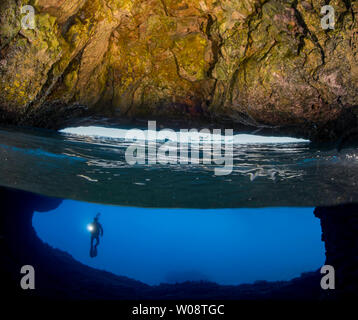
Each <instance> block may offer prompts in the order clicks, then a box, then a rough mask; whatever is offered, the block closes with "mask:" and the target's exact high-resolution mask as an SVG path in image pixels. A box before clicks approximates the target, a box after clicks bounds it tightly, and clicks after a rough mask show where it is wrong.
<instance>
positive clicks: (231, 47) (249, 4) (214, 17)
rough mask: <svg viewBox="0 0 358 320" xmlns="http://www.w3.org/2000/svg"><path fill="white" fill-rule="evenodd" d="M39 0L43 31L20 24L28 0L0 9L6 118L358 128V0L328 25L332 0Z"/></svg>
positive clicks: (318, 133)
mask: <svg viewBox="0 0 358 320" xmlns="http://www.w3.org/2000/svg"><path fill="white" fill-rule="evenodd" d="M31 3H32V4H33V5H34V7H35V10H36V28H35V29H34V30H24V29H21V18H22V16H23V15H21V13H20V8H21V5H22V4H24V1H21V0H5V1H2V3H1V5H0V6H1V10H0V21H1V25H2V28H1V31H0V50H1V51H0V92H1V93H2V94H1V95H0V110H1V116H0V120H2V122H6V123H9V122H11V123H15V124H30V125H35V126H46V124H45V123H46V120H45V119H41V115H42V114H43V117H45V115H48V113H49V112H51V110H53V109H55V108H57V107H58V106H59V105H62V106H65V107H66V106H68V107H70V108H71V107H72V106H73V105H83V106H86V107H88V110H89V112H91V113H92V114H101V115H107V116H110V117H121V118H124V117H126V118H151V119H154V118H159V117H162V118H164V119H173V118H177V119H192V118H198V119H201V120H202V119H208V120H211V121H216V122H225V123H227V122H229V123H231V124H245V125H251V126H254V127H264V126H295V127H297V128H299V130H298V131H297V130H296V131H295V132H298V134H300V135H305V136H306V137H310V138H312V139H316V140H336V139H337V138H338V137H339V136H340V135H341V134H342V132H343V131H344V130H346V129H347V128H352V127H355V126H357V124H358V121H357V114H358V112H357V110H356V109H357V105H358V87H357V83H358V63H357V62H358V24H357V20H356V19H355V16H356V15H357V13H358V3H357V1H349V0H347V1H336V0H335V1H331V2H330V5H332V6H333V7H334V9H335V29H333V30H323V29H322V27H321V19H322V15H321V8H322V6H323V5H325V1H323V0H311V1H293V0H290V1H283V0H268V1H263V0H245V1H238V0H227V1H213V0H190V1H189V0H181V1H172V0H149V1H139V0H124V1H116V0H93V1H85V0H71V1H69V0H61V1H54V0H51V1H45V0H37V1H30V4H31ZM62 108H63V107H62ZM58 117H61V113H59V114H58ZM39 119H40V120H39ZM56 122H61V121H56ZM49 126H51V125H49Z"/></svg>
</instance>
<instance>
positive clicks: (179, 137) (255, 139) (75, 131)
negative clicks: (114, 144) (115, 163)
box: [60, 126, 309, 144]
mask: <svg viewBox="0 0 358 320" xmlns="http://www.w3.org/2000/svg"><path fill="white" fill-rule="evenodd" d="M131 130H133V129H118V128H107V127H97V126H88V127H76V128H66V129H63V130H60V132H61V133H65V134H72V135H78V136H85V137H92V138H110V139H123V140H124V139H127V140H131V139H128V136H129V133H130V131H131ZM134 130H139V131H141V132H143V134H144V137H145V140H155V137H156V136H157V138H156V140H157V141H163V140H165V139H167V140H171V141H173V142H176V141H188V142H197V141H198V140H200V141H201V142H203V143H205V142H212V141H214V142H215V141H217V142H219V141H226V143H232V142H233V143H234V144H276V143H307V142H309V140H305V139H297V138H291V137H269V136H260V135H253V134H241V133H240V134H235V135H234V136H225V130H222V131H221V132H222V133H224V134H221V135H218V134H213V133H201V132H200V131H199V135H198V133H195V132H190V131H189V132H180V131H176V132H175V134H173V132H172V131H170V130H168V129H163V130H160V131H153V130H140V129H134ZM131 132H134V131H131ZM211 132H212V131H211ZM167 133H168V134H167ZM158 136H159V137H158ZM164 136H165V138H163V137H164Z"/></svg>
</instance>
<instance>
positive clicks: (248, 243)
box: [33, 200, 325, 284]
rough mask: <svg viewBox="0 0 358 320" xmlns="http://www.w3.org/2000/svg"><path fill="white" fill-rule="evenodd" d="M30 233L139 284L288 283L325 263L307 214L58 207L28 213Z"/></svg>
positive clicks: (283, 210)
mask: <svg viewBox="0 0 358 320" xmlns="http://www.w3.org/2000/svg"><path fill="white" fill-rule="evenodd" d="M97 212H100V213H101V216H100V222H101V224H102V225H103V228H104V237H103V238H102V239H101V244H100V245H99V247H98V256H97V257H96V258H94V259H93V258H90V257H89V248H90V234H89V232H88V231H87V228H86V227H87V225H88V224H89V223H90V222H92V220H93V217H94V216H95V215H96V214H97ZM33 226H34V228H35V230H36V232H37V234H38V236H39V237H40V238H41V239H42V240H43V241H45V242H47V243H48V244H50V245H51V246H53V247H55V248H59V249H61V250H64V251H66V252H68V253H70V254H71V255H72V256H73V257H74V258H75V259H76V260H78V261H80V262H82V263H84V264H87V265H89V266H92V267H95V268H98V269H103V270H107V271H110V272H113V273H115V274H117V275H122V276H127V277H130V278H133V279H136V280H140V281H142V282H145V283H147V284H160V283H175V282H183V281H187V280H207V281H213V282H217V283H219V284H240V283H252V282H255V281H257V280H267V281H275V280H289V279H292V278H294V277H296V276H299V275H300V274H301V273H302V272H306V271H313V270H317V269H318V268H320V267H321V266H322V265H323V264H324V260H325V256H324V246H323V243H322V242H321V228H320V224H319V220H318V219H317V218H315V217H314V215H313V208H266V209H210V210H198V209H192V210H189V209H147V208H146V209H143V208H133V207H119V206H107V205H100V204H92V203H86V202H78V201H72V200H65V201H63V203H62V204H61V205H60V206H59V207H58V208H57V209H56V210H54V211H50V212H47V213H35V215H34V217H33Z"/></svg>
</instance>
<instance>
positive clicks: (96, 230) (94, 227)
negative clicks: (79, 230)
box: [88, 213, 103, 258]
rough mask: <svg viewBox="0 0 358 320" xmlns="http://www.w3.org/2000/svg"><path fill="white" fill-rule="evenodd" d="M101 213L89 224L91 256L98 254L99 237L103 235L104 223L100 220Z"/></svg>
mask: <svg viewBox="0 0 358 320" xmlns="http://www.w3.org/2000/svg"><path fill="white" fill-rule="evenodd" d="M99 216H100V213H98V214H97V215H96V216H95V218H94V219H93V222H92V223H91V224H90V225H89V226H88V230H89V231H90V232H91V250H90V257H91V258H94V257H96V256H97V246H98V245H99V237H100V236H101V237H103V228H102V225H101V224H100V223H99V222H98V219H99ZM94 240H96V244H95V245H94V246H93V242H94Z"/></svg>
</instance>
